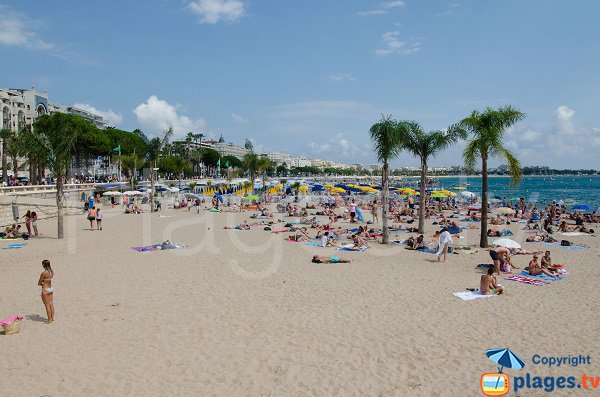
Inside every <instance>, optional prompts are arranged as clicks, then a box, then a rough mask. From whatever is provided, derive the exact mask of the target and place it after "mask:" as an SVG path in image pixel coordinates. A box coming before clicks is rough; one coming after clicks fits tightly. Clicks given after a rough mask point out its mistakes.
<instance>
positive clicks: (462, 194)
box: [460, 190, 475, 198]
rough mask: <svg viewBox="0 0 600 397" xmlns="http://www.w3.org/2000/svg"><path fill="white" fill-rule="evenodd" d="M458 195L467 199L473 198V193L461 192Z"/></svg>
mask: <svg viewBox="0 0 600 397" xmlns="http://www.w3.org/2000/svg"><path fill="white" fill-rule="evenodd" d="M460 195H461V196H463V197H467V198H469V197H474V196H475V193H473V192H469V191H467V190H463V191H462V192H460Z"/></svg>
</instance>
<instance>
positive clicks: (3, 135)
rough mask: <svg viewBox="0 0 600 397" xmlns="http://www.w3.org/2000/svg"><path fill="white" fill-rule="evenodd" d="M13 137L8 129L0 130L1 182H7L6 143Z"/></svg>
mask: <svg viewBox="0 0 600 397" xmlns="http://www.w3.org/2000/svg"><path fill="white" fill-rule="evenodd" d="M13 137H14V133H13V132H12V131H11V130H9V129H8V128H2V129H1V130H0V139H2V182H8V143H9V141H10V140H11V139H12V138H13Z"/></svg>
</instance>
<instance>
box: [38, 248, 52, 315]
mask: <svg viewBox="0 0 600 397" xmlns="http://www.w3.org/2000/svg"><path fill="white" fill-rule="evenodd" d="M42 266H43V267H44V271H43V272H42V274H41V275H40V279H39V281H38V285H39V286H41V287H42V302H44V306H45V307H46V315H47V317H48V320H46V324H50V323H51V322H52V321H54V288H52V278H53V277H54V271H53V270H52V267H51V266H50V261H49V260H48V259H44V260H43V261H42Z"/></svg>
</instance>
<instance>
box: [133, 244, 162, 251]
mask: <svg viewBox="0 0 600 397" xmlns="http://www.w3.org/2000/svg"><path fill="white" fill-rule="evenodd" d="M131 249H132V250H135V251H137V252H146V251H158V248H154V247H153V246H151V245H144V246H139V247H131Z"/></svg>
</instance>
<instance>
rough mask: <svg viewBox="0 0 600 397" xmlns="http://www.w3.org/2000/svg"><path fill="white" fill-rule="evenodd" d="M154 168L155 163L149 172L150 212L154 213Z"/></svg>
mask: <svg viewBox="0 0 600 397" xmlns="http://www.w3.org/2000/svg"><path fill="white" fill-rule="evenodd" d="M155 168H156V161H155V162H154V164H152V169H151V170H150V212H154V169H155Z"/></svg>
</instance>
